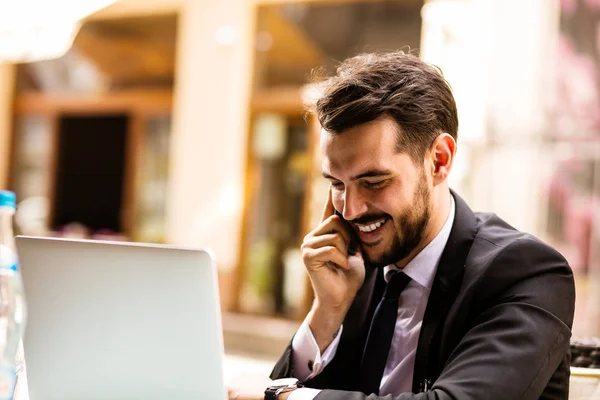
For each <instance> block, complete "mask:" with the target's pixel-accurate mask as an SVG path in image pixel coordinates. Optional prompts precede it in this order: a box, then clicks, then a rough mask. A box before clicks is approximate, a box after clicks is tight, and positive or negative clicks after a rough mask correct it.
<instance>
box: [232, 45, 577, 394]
mask: <svg viewBox="0 0 600 400" xmlns="http://www.w3.org/2000/svg"><path fill="white" fill-rule="evenodd" d="M316 112H317V115H318V117H319V120H320V122H321V125H322V127H323V131H322V133H321V145H320V146H321V152H322V155H323V164H322V169H323V176H324V177H325V178H326V179H328V180H329V181H330V183H331V186H330V193H329V199H328V200H327V203H326V207H325V210H324V214H323V218H322V221H321V223H320V225H319V226H317V227H316V228H315V229H314V230H313V231H312V232H311V233H309V234H308V235H307V236H306V238H305V239H304V243H303V245H302V254H303V259H304V264H305V266H306V269H307V271H308V274H309V276H310V279H311V282H312V287H313V290H314V293H315V300H314V304H313V307H312V310H311V311H310V312H309V314H308V316H307V317H306V319H305V321H304V323H303V324H302V326H301V327H300V329H299V331H298V332H297V333H296V335H295V336H294V338H293V340H292V343H291V344H290V345H289V347H288V348H287V349H286V351H285V353H284V354H283V356H282V357H281V359H280V360H279V362H278V363H277V365H276V366H275V368H274V370H273V372H272V374H271V378H273V379H278V378H285V377H295V378H298V379H299V380H300V381H301V382H302V383H303V384H304V387H296V385H295V384H293V382H292V383H291V384H290V382H285V384H284V385H283V386H282V385H279V384H277V383H270V382H268V381H260V380H254V381H253V382H244V381H240V382H238V383H237V387H235V388H231V389H230V398H232V399H233V398H237V399H262V398H263V396H266V397H264V398H268V399H274V398H277V399H280V400H281V399H290V400H299V399H312V398H315V399H318V400H337V399H340V400H341V399H344V400H346V399H352V400H354V399H356V400H358V399H379V398H381V399H398V400H400V399H402V400H408V399H432V400H433V399H438V400H445V399H448V400H450V399H452V400H457V399H458V400H468V399H478V400H479V399H481V400H483V399H486V400H500V399H501V400H506V399H508V400H514V399H567V397H568V380H569V338H570V335H571V331H570V329H571V325H572V321H573V312H574V298H575V290H574V284H573V277H572V272H571V269H570V268H569V265H568V264H567V262H566V261H565V259H564V258H563V257H562V256H561V255H560V254H559V253H557V252H556V251H555V250H553V249H552V248H550V247H549V246H547V245H546V244H544V243H542V242H541V241H539V240H538V239H536V238H534V237H532V236H530V235H528V234H526V233H521V232H519V231H517V230H515V229H514V228H512V227H511V226H509V225H508V224H507V223H505V222H504V221H502V220H501V219H500V218H498V217H497V216H495V215H493V214H480V213H477V214H475V213H473V212H472V211H471V210H470V209H469V207H468V206H467V205H466V204H465V202H464V201H463V200H462V199H461V198H460V197H459V196H458V195H457V194H456V193H454V192H452V191H451V190H450V189H449V187H448V175H449V174H450V171H451V169H452V164H453V161H454V155H455V152H456V140H457V131H458V118H457V111H456V105H455V102H454V98H453V96H452V92H451V89H450V87H449V85H448V83H447V82H446V81H445V79H444V78H443V76H442V74H441V73H440V72H439V71H438V70H437V69H435V68H433V67H431V66H429V65H428V64H426V63H424V62H422V61H420V60H419V59H418V58H416V57H414V56H412V55H407V54H404V53H401V52H399V53H389V54H378V55H375V54H370V55H361V56H358V57H355V58H352V59H349V60H346V61H345V62H344V63H342V65H341V66H340V67H339V68H338V71H337V76H335V77H334V78H332V79H331V80H330V81H329V82H328V85H327V87H326V89H325V92H324V95H323V96H322V98H320V99H319V101H318V103H317V106H316ZM507 162H510V160H507ZM353 242H356V243H357V244H358V249H357V252H354V251H352V250H353V249H352V247H354V245H353ZM269 385H273V386H274V387H272V388H270V389H268V390H267V392H266V395H263V393H262V391H263V390H264V389H265V386H269Z"/></svg>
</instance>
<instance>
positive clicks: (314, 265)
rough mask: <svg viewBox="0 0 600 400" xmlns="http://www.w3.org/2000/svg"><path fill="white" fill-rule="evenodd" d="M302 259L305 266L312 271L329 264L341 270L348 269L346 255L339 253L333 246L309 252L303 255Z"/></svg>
mask: <svg viewBox="0 0 600 400" xmlns="http://www.w3.org/2000/svg"><path fill="white" fill-rule="evenodd" d="M304 258H305V260H304V261H305V264H306V266H307V267H308V268H310V269H312V270H316V269H319V268H320V267H323V266H327V265H330V264H331V263H333V264H335V265H336V266H338V267H340V268H342V269H348V268H349V266H348V258H347V257H346V255H345V254H342V253H340V251H339V250H338V249H337V248H335V247H334V246H325V247H319V248H318V249H312V250H309V251H307V252H306V253H305V255H304Z"/></svg>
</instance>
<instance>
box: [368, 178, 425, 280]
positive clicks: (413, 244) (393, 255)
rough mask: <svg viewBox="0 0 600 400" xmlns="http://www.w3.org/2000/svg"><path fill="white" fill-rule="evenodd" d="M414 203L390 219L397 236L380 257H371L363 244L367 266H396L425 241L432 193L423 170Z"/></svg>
mask: <svg viewBox="0 0 600 400" xmlns="http://www.w3.org/2000/svg"><path fill="white" fill-rule="evenodd" d="M413 198H414V203H413V204H412V205H411V206H410V207H408V210H406V211H405V212H404V213H403V214H401V215H399V216H396V217H395V218H390V216H388V218H390V220H391V221H390V222H392V223H393V224H394V228H395V230H396V234H395V235H394V238H393V242H392V244H391V246H390V247H389V248H387V249H385V250H384V252H383V254H381V255H380V256H379V257H376V258H372V257H369V255H368V251H366V250H367V249H366V248H365V245H362V244H361V250H362V254H363V257H364V260H365V262H366V264H368V265H370V266H372V267H374V268H383V267H386V266H388V265H391V264H395V263H397V262H399V261H401V260H403V259H404V258H406V257H408V256H409V255H410V253H412V252H413V251H414V250H415V249H416V248H417V247H418V246H419V244H421V241H422V240H423V235H424V233H425V228H426V227H427V224H428V223H429V219H430V217H431V212H430V210H429V206H428V204H429V199H430V191H429V187H428V186H427V178H426V177H425V170H424V169H422V170H421V176H420V177H419V182H418V183H417V187H416V188H415V193H414V195H413Z"/></svg>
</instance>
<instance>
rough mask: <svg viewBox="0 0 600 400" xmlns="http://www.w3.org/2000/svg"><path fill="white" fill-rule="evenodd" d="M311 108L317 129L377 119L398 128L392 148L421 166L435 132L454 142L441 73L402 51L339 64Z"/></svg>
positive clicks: (454, 121)
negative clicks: (383, 118)
mask: <svg viewBox="0 0 600 400" xmlns="http://www.w3.org/2000/svg"><path fill="white" fill-rule="evenodd" d="M323 84H324V93H323V95H322V96H321V97H320V98H319V100H318V101H317V103H316V106H315V107H314V111H315V112H316V114H317V117H318V119H319V122H320V123H321V126H322V127H323V128H324V129H325V130H327V131H328V132H331V133H334V134H341V133H343V132H344V131H345V130H347V129H349V128H352V127H354V126H357V125H360V124H363V123H366V122H370V121H373V120H376V119H378V118H382V117H389V118H391V119H393V120H394V121H395V122H396V123H397V125H398V127H399V132H398V141H397V150H398V151H399V152H405V153H407V154H408V155H410V156H411V158H412V159H413V160H414V161H415V162H421V161H422V160H423V157H424V155H425V152H426V151H427V149H428V148H429V147H430V146H431V144H432V143H433V141H434V140H435V138H436V137H437V136H438V135H439V134H440V133H444V132H445V133H448V134H450V135H452V137H454V139H455V140H456V139H457V138H458V113H457V110H456V103H455V101H454V97H453V95H452V89H451V87H450V85H449V84H448V82H447V81H446V79H445V78H444V76H443V74H442V71H441V70H440V69H439V68H437V67H435V66H432V65H429V64H427V63H425V62H424V61H422V60H420V59H419V58H418V57H416V56H414V55H412V54H406V53H404V52H402V51H398V52H391V53H374V54H361V55H358V56H355V57H352V58H349V59H347V60H345V61H343V62H342V63H341V64H340V65H339V67H338V68H337V73H336V75H335V76H334V77H332V78H329V79H328V80H327V81H325V82H323Z"/></svg>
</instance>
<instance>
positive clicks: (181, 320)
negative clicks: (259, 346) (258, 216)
mask: <svg viewBox="0 0 600 400" xmlns="http://www.w3.org/2000/svg"><path fill="white" fill-rule="evenodd" d="M17 249H18V254H19V257H20V263H21V271H22V274H23V283H24V289H25V298H26V301H27V307H28V319H27V327H26V331H25V336H24V339H23V344H24V350H25V360H26V363H27V379H28V383H29V397H30V399H31V400H55V399H56V400H71V399H73V400H75V399H76V400H82V399H86V400H93V399H102V400H107V399H111V400H112V399H144V400H153V399H160V400H165V399H178V400H184V399H190V400H191V399H194V400H212V399H215V400H223V399H226V397H227V396H226V390H225V385H224V381H223V366H222V363H223V338H222V329H221V319H220V308H219V298H218V286H217V278H216V268H215V263H214V261H213V257H211V254H210V253H209V252H207V251H203V250H191V249H181V248H174V247H167V246H155V245H143V244H131V243H116V242H98V241H81V240H67V239H51V238H33V237H18V238H17Z"/></svg>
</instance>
